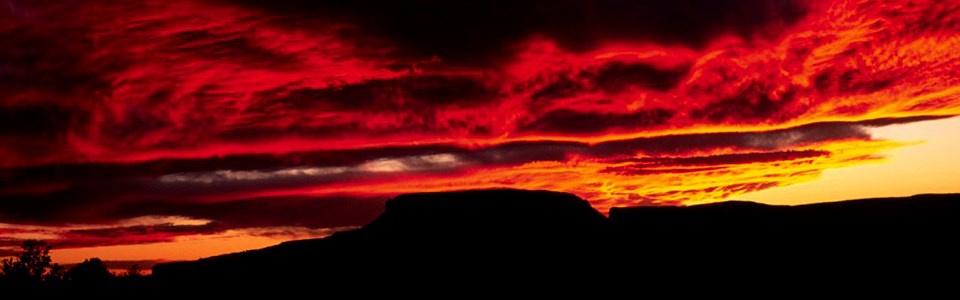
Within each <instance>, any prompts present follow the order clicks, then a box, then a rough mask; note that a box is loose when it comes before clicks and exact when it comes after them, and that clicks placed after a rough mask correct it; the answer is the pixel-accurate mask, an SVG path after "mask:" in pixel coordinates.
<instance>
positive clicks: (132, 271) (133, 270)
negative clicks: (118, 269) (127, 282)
mask: <svg viewBox="0 0 960 300" xmlns="http://www.w3.org/2000/svg"><path fill="white" fill-rule="evenodd" d="M123 276H125V277H143V270H141V268H140V265H138V264H132V265H130V267H129V268H127V272H126V273H123Z"/></svg>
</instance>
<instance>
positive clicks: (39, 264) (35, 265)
mask: <svg viewBox="0 0 960 300" xmlns="http://www.w3.org/2000/svg"><path fill="white" fill-rule="evenodd" d="M50 267H51V259H50V245H47V243H45V242H43V241H37V240H26V241H23V244H21V245H20V253H19V254H18V255H17V256H16V257H14V258H8V259H4V260H3V261H2V262H0V270H2V271H3V273H2V276H0V281H3V283H5V284H8V285H11V286H37V285H39V284H40V283H41V282H42V280H43V276H44V275H45V274H47V269H48V268H50Z"/></svg>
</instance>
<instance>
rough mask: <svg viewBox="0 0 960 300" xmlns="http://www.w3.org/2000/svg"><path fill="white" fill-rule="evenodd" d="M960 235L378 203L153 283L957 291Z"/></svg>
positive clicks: (939, 226) (845, 214) (939, 224)
mask: <svg viewBox="0 0 960 300" xmlns="http://www.w3.org/2000/svg"><path fill="white" fill-rule="evenodd" d="M958 225H960V195H955V194H954V195H918V196H913V197H908V198H890V199H866V200H854V201H845V202H835V203H823V204H812V205H802V206H770V205H763V204H757V203H750V202H725V203H718V204H707V205H698V206H691V207H634V208H618V209H613V210H612V211H610V214H609V218H607V217H604V216H603V215H602V214H600V213H599V212H597V211H596V210H594V209H593V208H591V207H590V205H589V204H588V203H587V202H586V201H584V200H582V199H580V198H578V197H576V196H574V195H570V194H564V193H556V192H547V191H518V190H482V191H465V192H448V193H426V194H409V195H402V196H398V197H396V198H395V199H392V200H390V201H389V202H387V207H386V211H385V212H384V213H383V215H381V216H380V217H379V218H378V219H376V220H375V221H374V222H372V223H370V224H369V225H366V226H364V227H362V228H360V229H357V230H352V231H348V232H340V233H337V234H334V235H333V236H331V237H328V238H324V239H315V240H302V241H293V242H286V243H283V244H280V245H278V246H274V247H269V248H265V249H260V250H254V251H247V252H243V253H234V254H228V255H222V256H217V257H211V258H206V259H201V260H199V261H193V262H176V263H167V264H160V265H157V266H155V267H154V269H153V279H152V280H153V281H154V282H153V283H154V284H155V286H156V287H161V288H184V287H187V288H189V287H196V288H217V287H223V288H230V289H236V288H238V287H240V288H258V287H259V288H267V287H268V288H278V289H291V288H292V289H334V290H341V291H343V290H348V291H352V292H365V291H367V292H369V290H368V289H374V290H379V292H385V291H389V290H390V289H396V288H402V289H407V290H411V289H412V290H436V289H438V288H442V289H457V290H461V291H464V290H466V291H470V290H476V291H481V290H491V289H504V288H506V289H510V288H516V287H523V288H524V289H526V290H531V289H532V290H536V289H538V288H543V289H549V290H550V291H553V292H556V291H563V290H565V289H577V290H583V289H592V288H601V289H604V288H605V287H609V286H617V285H620V286H622V285H624V284H627V285H636V284H640V285H646V286H649V285H650V283H651V282H674V283H676V282H710V281H716V280H721V281H735V282H742V283H755V282H756V281H757V280H762V281H794V280H798V279H800V280H803V279H806V280H812V281H811V282H815V281H819V280H841V281H853V282H856V281H859V280H864V279H882V280H884V282H886V281H889V280H892V281H896V280H898V279H899V278H903V279H908V280H912V279H919V278H924V280H926V279H927V278H929V279H931V280H947V281H950V280H955V279H957V269H956V266H957V263H956V262H957V259H956V257H957V253H958V252H957V250H958V246H957V245H956V243H957V238H958V234H957V232H958V230H957V228H960V226H958ZM939 274H946V275H939ZM874 283H876V282H874ZM357 287H367V288H357ZM384 289H386V290H384Z"/></svg>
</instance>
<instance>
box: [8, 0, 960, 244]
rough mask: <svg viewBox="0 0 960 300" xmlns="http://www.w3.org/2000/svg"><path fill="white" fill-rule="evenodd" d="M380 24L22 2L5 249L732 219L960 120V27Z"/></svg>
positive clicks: (419, 19)
mask: <svg viewBox="0 0 960 300" xmlns="http://www.w3.org/2000/svg"><path fill="white" fill-rule="evenodd" d="M380 2H381V1H353V2H350V3H327V2H317V1H272V2H269V3H267V2H263V1H244V0H169V1H153V0H150V1H123V0H106V1H95V3H91V2H90V1H75V0H67V1H25V0H6V1H4V2H3V3H2V4H3V5H2V6H0V35H2V36H3V37H4V39H3V41H2V42H0V43H2V45H3V46H4V47H0V223H6V224H17V225H10V226H7V227H6V228H8V229H5V230H7V231H0V240H2V239H5V238H6V239H8V240H10V241H14V240H16V239H18V238H14V237H15V236H18V237H23V236H24V235H25V234H35V233H36V232H34V233H29V232H27V233H24V232H13V230H14V229H16V228H18V227H16V226H21V227H22V228H26V227H24V226H28V225H29V226H60V227H62V230H54V231H44V232H55V233H51V234H54V235H55V236H56V237H55V238H54V239H57V240H58V241H60V244H62V245H64V246H69V247H77V246H83V245H88V246H89V245H103V243H106V241H112V242H115V241H120V242H119V243H146V242H155V241H170V240H171V239H172V237H174V236H178V235H181V233H183V234H205V233H207V232H213V233H216V232H223V231H226V230H240V229H244V228H274V227H276V228H287V227H291V226H292V227H295V228H303V230H314V229H316V228H330V227H342V226H356V225H362V224H363V223H364V222H366V221H368V220H370V219H371V218H373V217H374V216H376V214H377V213H378V212H379V211H380V209H381V204H382V202H383V201H384V200H385V199H387V198H389V197H391V196H393V195H396V194H399V193H404V192H416V191H435V190H452V189H466V188H488V187H516V188H531V189H552V190H560V191H568V192H573V193H576V194H578V195H580V196H582V197H584V198H586V199H589V200H590V201H591V202H592V203H593V204H594V205H595V206H596V207H598V208H599V209H601V210H604V209H606V208H609V207H611V206H621V205H641V204H661V205H663V204H666V205H670V204H680V203H693V202H698V201H717V200H724V199H727V198H730V197H734V196H736V195H740V194H743V193H747V192H750V191H756V190H761V189H768V188H773V187H777V186H784V185H789V184H793V183H797V182H803V181H808V180H814V179H816V178H817V176H819V174H820V173H821V172H822V171H823V170H826V169H829V168H835V167H843V166H849V165H855V164H860V163H866V162H877V161H880V160H882V157H881V156H879V155H878V153H880V152H881V151H884V150H887V149H890V148H892V147H896V146H898V145H899V144H897V143H896V142H892V141H882V140H875V139H873V138H871V137H870V135H869V134H868V133H867V131H865V130H864V128H865V127H870V126H884V125H889V124H893V123H897V122H912V121H919V120H924V119H928V118H936V117H940V116H951V115H956V114H960V94H958V93H960V88H958V86H960V76H957V74H956V72H955V70H957V69H960V51H958V50H960V35H958V34H957V32H960V27H958V26H960V25H958V24H960V22H958V21H960V4H956V3H949V2H942V1H940V2H938V1H919V2H918V1H885V2H883V3H873V2H870V3H867V2H865V1H853V0H850V1H845V0H837V1H827V2H824V1H789V0H778V1H759V0H758V1H753V0H750V1H729V2H728V1H708V0H690V1H679V2H670V3H659V2H653V1H639V2H638V1H614V0H609V1H607V0H605V1H585V0H564V1H549V2H546V1H433V0H430V1H418V2H416V3H413V4H411V3H400V2H396V3H395V2H385V3H380ZM144 216H180V217H185V218H192V219H202V220H209V221H210V223H207V224H204V225H170V226H167V225H163V226H157V225H150V226H147V225H137V226H141V227H136V226H127V225H122V224H121V223H122V222H124V220H129V219H131V218H138V217H144ZM76 224H99V225H102V226H107V227H103V228H98V229H78V228H76V227H75V226H76ZM111 226H112V227H111ZM143 226H147V227H143ZM151 226H152V227H151ZM91 230H93V231H91ZM264 230H266V229H264ZM144 231H149V232H150V234H141V233H142V232H144ZM278 232H290V231H284V230H280V231H278ZM292 236H294V235H291V237H292ZM0 250H2V249H0Z"/></svg>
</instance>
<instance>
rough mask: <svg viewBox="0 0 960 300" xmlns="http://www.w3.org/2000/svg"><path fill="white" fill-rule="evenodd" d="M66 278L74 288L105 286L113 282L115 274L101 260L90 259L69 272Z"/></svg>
mask: <svg viewBox="0 0 960 300" xmlns="http://www.w3.org/2000/svg"><path fill="white" fill-rule="evenodd" d="M65 278H66V279H67V281H69V282H70V284H71V285H73V286H81V287H92V286H104V285H106V284H108V283H110V281H112V280H113V278H114V277H113V274H112V273H110V270H108V269H107V265H106V264H104V263H103V261H102V260H100V259H99V258H90V259H86V260H84V261H83V262H82V263H79V264H77V265H76V266H73V268H70V269H69V270H67V273H66V276H65Z"/></svg>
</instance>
